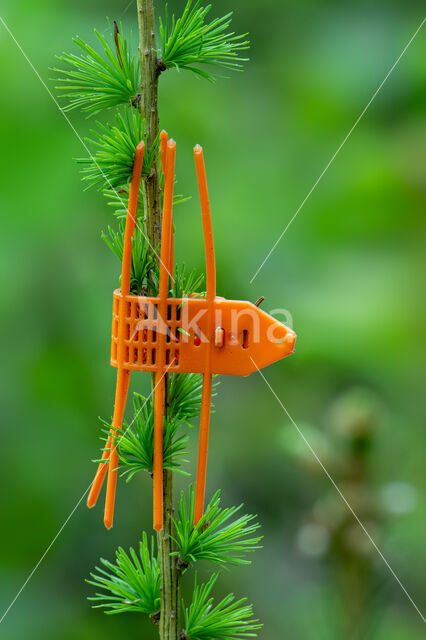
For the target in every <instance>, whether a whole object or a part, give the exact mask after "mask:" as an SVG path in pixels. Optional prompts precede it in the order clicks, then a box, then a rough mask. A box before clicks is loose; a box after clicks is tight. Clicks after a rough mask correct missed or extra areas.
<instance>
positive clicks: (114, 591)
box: [87, 533, 161, 614]
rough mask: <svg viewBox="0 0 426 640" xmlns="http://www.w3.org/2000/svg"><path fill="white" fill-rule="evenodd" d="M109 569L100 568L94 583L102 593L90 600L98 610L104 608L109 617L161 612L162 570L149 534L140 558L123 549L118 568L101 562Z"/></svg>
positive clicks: (142, 544)
mask: <svg viewBox="0 0 426 640" xmlns="http://www.w3.org/2000/svg"><path fill="white" fill-rule="evenodd" d="M101 563H102V565H103V566H104V567H105V568H100V567H96V571H97V573H91V574H90V575H91V577H92V579H91V580H87V582H88V583H89V584H91V585H94V586H95V587H96V588H97V589H101V590H102V591H101V592H99V593H98V592H97V593H96V594H95V596H93V597H91V598H89V600H92V601H94V602H96V603H98V604H95V605H93V606H94V608H100V607H102V608H104V609H106V611H105V613H110V614H111V613H123V612H125V611H134V612H139V613H147V614H154V613H156V612H157V611H158V610H159V608H160V582H161V580H160V568H159V565H158V561H157V559H156V558H155V556H154V539H153V538H152V539H151V550H150V549H149V546H148V538H147V535H146V533H144V534H143V539H142V542H140V544H139V556H138V554H137V553H136V552H135V550H134V549H132V548H130V550H129V554H127V553H126V552H125V551H124V549H122V548H121V547H119V549H118V550H117V552H116V562H115V564H114V563H112V562H109V561H108V560H104V559H103V558H101Z"/></svg>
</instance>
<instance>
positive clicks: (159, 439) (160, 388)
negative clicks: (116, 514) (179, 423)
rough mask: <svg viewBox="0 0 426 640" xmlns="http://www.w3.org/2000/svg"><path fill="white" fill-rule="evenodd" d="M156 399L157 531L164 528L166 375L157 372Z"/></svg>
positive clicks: (155, 511)
mask: <svg viewBox="0 0 426 640" xmlns="http://www.w3.org/2000/svg"><path fill="white" fill-rule="evenodd" d="M155 382H156V384H155V398H154V516H153V526H154V529H155V530H156V531H161V529H162V528H163V430H164V425H163V421H164V395H165V394H164V391H165V384H164V373H160V372H157V375H156V378H155Z"/></svg>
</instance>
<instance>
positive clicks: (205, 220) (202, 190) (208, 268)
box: [194, 144, 216, 300]
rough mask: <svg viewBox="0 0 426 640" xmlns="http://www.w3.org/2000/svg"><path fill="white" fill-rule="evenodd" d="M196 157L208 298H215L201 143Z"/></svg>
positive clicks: (210, 223) (214, 270)
mask: <svg viewBox="0 0 426 640" xmlns="http://www.w3.org/2000/svg"><path fill="white" fill-rule="evenodd" d="M194 159H195V169H196V171H197V180H198V190H199V193H200V204H201V215H202V219H203V232H204V245H205V250H206V276H207V277H206V280H207V299H208V300H209V299H210V300H213V299H214V297H215V296H216V262H215V255H214V241H213V227H212V218H211V212H210V201H209V192H208V189H207V178H206V167H205V164H204V155H203V149H202V147H201V146H200V145H199V144H197V145H196V146H195V147H194Z"/></svg>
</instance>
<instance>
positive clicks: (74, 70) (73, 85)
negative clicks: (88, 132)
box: [53, 29, 139, 116]
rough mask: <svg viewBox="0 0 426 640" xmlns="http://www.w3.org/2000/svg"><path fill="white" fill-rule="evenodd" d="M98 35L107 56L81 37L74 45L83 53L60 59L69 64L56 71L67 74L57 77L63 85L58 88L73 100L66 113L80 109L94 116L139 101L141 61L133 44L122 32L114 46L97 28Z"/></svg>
mask: <svg viewBox="0 0 426 640" xmlns="http://www.w3.org/2000/svg"><path fill="white" fill-rule="evenodd" d="M95 34H96V37H97V38H98V40H99V42H100V44H101V45H102V49H103V53H104V55H103V56H102V55H100V54H99V53H98V52H97V51H96V50H95V49H93V47H91V46H90V45H88V44H87V43H86V42H84V40H82V38H80V37H78V36H77V37H76V38H73V42H74V43H75V44H76V45H77V46H78V47H79V48H80V49H81V51H82V54H81V55H79V56H77V55H74V54H72V53H64V54H63V55H62V56H58V59H59V60H60V61H61V62H63V63H64V64H66V65H67V68H66V69H56V68H55V69H53V71H56V72H58V73H61V74H63V77H59V78H56V81H57V82H60V83H61V84H60V85H59V86H58V87H56V88H57V89H59V90H60V91H62V92H65V93H63V95H62V97H63V98H68V99H69V104H68V105H67V106H66V107H65V111H71V110H72V109H78V108H80V109H81V110H82V111H84V112H86V113H88V114H89V116H91V115H94V114H97V113H99V112H100V111H102V110H104V109H111V108H112V107H116V106H118V105H121V104H127V105H131V104H132V103H134V102H135V100H137V95H138V90H139V88H138V87H139V60H138V56H136V55H135V54H134V53H133V54H132V53H131V48H132V47H131V43H130V45H129V44H128V43H127V40H126V38H123V37H122V36H121V34H120V33H119V32H118V29H117V30H116V32H115V38H114V37H113V34H111V36H112V43H111V44H109V43H108V42H107V41H106V40H105V38H103V36H102V35H101V34H100V33H99V32H98V31H97V30H96V29H95ZM114 40H115V41H114Z"/></svg>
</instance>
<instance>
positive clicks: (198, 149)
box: [194, 144, 203, 153]
mask: <svg viewBox="0 0 426 640" xmlns="http://www.w3.org/2000/svg"><path fill="white" fill-rule="evenodd" d="M194 153H203V147H202V146H201V145H200V144H196V145H195V147H194Z"/></svg>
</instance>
